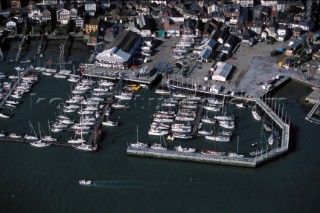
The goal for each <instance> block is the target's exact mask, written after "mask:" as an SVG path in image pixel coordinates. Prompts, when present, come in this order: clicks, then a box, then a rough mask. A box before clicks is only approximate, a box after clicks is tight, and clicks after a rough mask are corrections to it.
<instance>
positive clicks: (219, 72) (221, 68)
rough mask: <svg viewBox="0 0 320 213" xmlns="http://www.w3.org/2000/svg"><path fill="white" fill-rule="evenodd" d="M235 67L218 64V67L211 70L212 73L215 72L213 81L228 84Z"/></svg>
mask: <svg viewBox="0 0 320 213" xmlns="http://www.w3.org/2000/svg"><path fill="white" fill-rule="evenodd" d="M232 70H233V66H232V65H231V64H227V63H225V62H221V61H219V62H217V64H216V65H214V66H213V67H211V68H210V71H212V72H213V74H212V80H215V81H223V82H226V81H227V80H228V78H229V77H230V75H231V72H232Z"/></svg>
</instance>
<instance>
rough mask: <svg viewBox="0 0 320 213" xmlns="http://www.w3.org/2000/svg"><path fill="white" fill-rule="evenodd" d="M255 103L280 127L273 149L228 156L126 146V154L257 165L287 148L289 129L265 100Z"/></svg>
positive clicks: (248, 165) (249, 165)
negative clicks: (278, 141) (279, 142)
mask: <svg viewBox="0 0 320 213" xmlns="http://www.w3.org/2000/svg"><path fill="white" fill-rule="evenodd" d="M255 102H256V104H257V105H258V106H259V107H260V108H261V110H263V111H264V112H265V113H266V114H268V116H269V117H270V118H271V119H272V120H273V121H274V122H275V123H277V125H278V126H279V128H281V144H280V146H278V147H276V148H274V149H267V151H264V152H263V151H261V152H260V153H259V154H257V155H256V156H254V157H247V156H245V157H229V156H227V155H206V154H202V153H200V152H195V153H186V152H177V151H175V150H154V149H151V148H143V149H139V148H134V147H131V146H128V148H127V155H132V156H141V157H151V158H161V159H170V160H182V161H193V162H199V163H213V164H221V165H231V166H241V167H257V166H259V165H261V164H263V163H265V162H268V161H270V160H272V159H274V158H277V157H278V156H280V155H283V154H284V153H286V152H288V150H289V131H290V123H289V124H288V123H286V121H283V120H282V118H280V117H279V116H278V115H277V114H276V113H275V112H274V111H273V110H272V109H271V108H270V107H269V106H268V105H267V104H266V103H265V102H263V101H262V100H261V99H259V98H258V99H255Z"/></svg>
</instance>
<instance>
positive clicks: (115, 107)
mask: <svg viewBox="0 0 320 213" xmlns="http://www.w3.org/2000/svg"><path fill="white" fill-rule="evenodd" d="M111 107H112V108H114V109H128V108H129V106H126V105H124V104H119V103H114V104H112V105H111Z"/></svg>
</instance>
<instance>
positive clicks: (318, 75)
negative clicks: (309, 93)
mask: <svg viewBox="0 0 320 213" xmlns="http://www.w3.org/2000/svg"><path fill="white" fill-rule="evenodd" d="M287 44H288V41H287V42H276V43H274V44H273V45H269V44H267V43H266V42H259V43H257V44H256V45H254V46H253V47H249V45H247V44H242V43H241V45H240V46H239V48H238V50H237V51H236V52H235V54H234V55H233V58H232V59H229V60H227V61H226V62H227V63H230V64H232V65H234V66H235V67H236V69H235V71H234V72H233V74H232V76H231V79H230V80H229V81H227V82H225V83H224V82H217V81H213V80H209V81H205V80H204V77H205V75H207V74H208V71H209V69H210V67H211V66H212V64H213V63H204V62H199V63H198V64H197V66H196V67H195V69H194V70H193V71H192V72H191V74H190V76H189V77H188V78H187V79H186V78H183V77H182V76H181V73H182V71H180V72H174V73H173V74H172V75H171V76H170V78H171V79H177V80H178V81H180V82H188V83H192V82H193V83H195V82H196V84H197V85H202V86H204V85H205V86H207V87H210V86H211V85H215V84H216V85H220V86H223V87H224V88H225V89H224V91H223V92H225V93H226V92H231V91H235V92H244V93H245V94H246V95H247V96H252V97H259V96H261V95H262V94H263V93H265V92H266V91H265V90H263V89H262V87H261V85H259V83H262V82H263V83H266V82H267V81H268V80H270V79H272V78H274V77H276V76H277V75H282V76H290V77H294V78H296V79H300V80H301V81H304V82H306V83H310V84H313V85H318V86H320V72H319V71H317V69H316V67H317V65H318V64H319V62H315V61H310V62H308V63H304V64H303V65H301V66H299V67H296V68H293V69H290V70H286V69H284V68H281V67H279V66H278V62H279V61H283V59H284V58H286V57H287V56H285V55H284V54H283V55H280V56H276V57H271V56H270V52H271V51H272V50H274V49H276V48H278V47H285V48H286V49H287V48H288V47H287ZM167 45H168V44H167ZM158 54H159V53H158ZM160 54H161V56H163V57H166V58H168V56H164V55H163V54H162V52H161V53H160ZM165 55H166V53H165ZM158 57H159V56H158ZM181 60H182V61H184V62H185V65H184V66H183V68H189V67H191V66H192V65H193V64H194V63H195V62H196V60H192V59H181ZM169 61H172V59H170V60H169ZM175 61H178V60H177V59H176V60H175ZM173 66H175V65H173Z"/></svg>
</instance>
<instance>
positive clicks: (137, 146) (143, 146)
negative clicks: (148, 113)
mask: <svg viewBox="0 0 320 213" xmlns="http://www.w3.org/2000/svg"><path fill="white" fill-rule="evenodd" d="M130 146H131V147H133V148H139V149H145V148H147V147H148V144H147V143H141V142H139V128H138V125H137V142H135V143H131V144H130Z"/></svg>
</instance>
